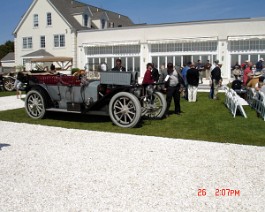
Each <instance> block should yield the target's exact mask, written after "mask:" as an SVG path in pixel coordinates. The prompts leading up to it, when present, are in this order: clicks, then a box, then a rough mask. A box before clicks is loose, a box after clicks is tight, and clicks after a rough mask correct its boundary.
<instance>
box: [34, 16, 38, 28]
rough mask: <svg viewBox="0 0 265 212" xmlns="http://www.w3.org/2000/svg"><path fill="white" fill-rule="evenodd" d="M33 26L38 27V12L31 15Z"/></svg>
mask: <svg viewBox="0 0 265 212" xmlns="http://www.w3.org/2000/svg"><path fill="white" fill-rule="evenodd" d="M33 27H34V28H37V27H39V15H38V14H34V15H33Z"/></svg>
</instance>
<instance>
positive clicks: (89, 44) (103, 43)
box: [81, 41, 140, 47]
mask: <svg viewBox="0 0 265 212" xmlns="http://www.w3.org/2000/svg"><path fill="white" fill-rule="evenodd" d="M139 44H140V41H123V42H121V41H111V42H97V43H83V44H82V46H81V47H99V46H129V45H139Z"/></svg>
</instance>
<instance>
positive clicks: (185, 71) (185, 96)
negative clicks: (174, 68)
mask: <svg viewBox="0 0 265 212" xmlns="http://www.w3.org/2000/svg"><path fill="white" fill-rule="evenodd" d="M191 64H192V63H191V62H188V63H187V64H186V65H185V67H184V68H183V69H182V71H181V74H182V77H183V80H184V86H185V91H184V98H185V99H186V100H188V82H187V77H186V76H187V71H188V70H189V69H190V65H191Z"/></svg>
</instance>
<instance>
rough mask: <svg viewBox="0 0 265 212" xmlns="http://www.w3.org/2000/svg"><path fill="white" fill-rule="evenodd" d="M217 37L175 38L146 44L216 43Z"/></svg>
mask: <svg viewBox="0 0 265 212" xmlns="http://www.w3.org/2000/svg"><path fill="white" fill-rule="evenodd" d="M217 40H218V39H217V37H194V38H176V39H166V40H148V41H147V43H148V44H162V43H194V42H206V41H217Z"/></svg>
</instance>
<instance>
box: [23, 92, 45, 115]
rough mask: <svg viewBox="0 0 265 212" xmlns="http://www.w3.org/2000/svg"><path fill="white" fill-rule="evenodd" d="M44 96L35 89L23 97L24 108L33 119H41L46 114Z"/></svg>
mask: <svg viewBox="0 0 265 212" xmlns="http://www.w3.org/2000/svg"><path fill="white" fill-rule="evenodd" d="M44 98H45V96H44V95H43V94H42V93H41V92H40V91H37V90H31V91H29V92H28V93H27V96H26V99H25V109H26V112H27V114H28V115H29V116H30V117H31V118H33V119H41V118H43V117H44V115H45V114H46V108H45V99H44Z"/></svg>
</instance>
